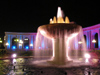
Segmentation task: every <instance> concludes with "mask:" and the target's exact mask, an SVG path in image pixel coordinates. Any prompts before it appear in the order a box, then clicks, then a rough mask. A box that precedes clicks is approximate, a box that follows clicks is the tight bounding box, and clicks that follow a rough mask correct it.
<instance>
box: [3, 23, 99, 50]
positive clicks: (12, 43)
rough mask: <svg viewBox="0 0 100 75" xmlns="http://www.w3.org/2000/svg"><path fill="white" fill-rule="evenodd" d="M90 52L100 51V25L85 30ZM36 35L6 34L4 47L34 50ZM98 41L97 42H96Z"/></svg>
mask: <svg viewBox="0 0 100 75" xmlns="http://www.w3.org/2000/svg"><path fill="white" fill-rule="evenodd" d="M83 34H84V37H85V40H86V45H87V48H88V50H92V49H96V50H99V49H100V24H97V25H94V26H90V27H86V28H83ZM35 38H36V33H22V32H20V33H18V32H5V36H4V41H5V43H4V46H5V48H6V49H7V50H13V51H14V50H33V49H34V43H35ZM95 41H96V42H95Z"/></svg>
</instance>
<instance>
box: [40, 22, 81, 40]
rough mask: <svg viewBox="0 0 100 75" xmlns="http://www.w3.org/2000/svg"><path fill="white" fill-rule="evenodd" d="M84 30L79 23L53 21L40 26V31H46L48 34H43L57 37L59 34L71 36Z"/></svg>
mask: <svg viewBox="0 0 100 75" xmlns="http://www.w3.org/2000/svg"><path fill="white" fill-rule="evenodd" d="M80 30H82V27H81V26H80V25H77V24H72V23H53V24H46V25H41V26H40V27H39V28H38V31H45V33H46V34H42V35H44V36H46V37H51V38H57V37H58V36H59V35H62V36H63V35H65V34H66V33H67V36H70V34H72V33H79V32H80Z"/></svg>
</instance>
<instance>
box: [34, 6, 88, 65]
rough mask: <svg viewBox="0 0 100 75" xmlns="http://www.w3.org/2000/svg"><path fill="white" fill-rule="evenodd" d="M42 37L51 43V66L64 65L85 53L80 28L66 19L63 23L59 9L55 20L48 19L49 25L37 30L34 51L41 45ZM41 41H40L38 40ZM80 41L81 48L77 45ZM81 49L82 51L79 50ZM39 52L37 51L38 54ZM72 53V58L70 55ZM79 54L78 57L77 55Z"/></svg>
mask: <svg viewBox="0 0 100 75" xmlns="http://www.w3.org/2000/svg"><path fill="white" fill-rule="evenodd" d="M41 36H42V37H44V38H45V39H46V40H49V41H50V42H49V43H48V44H47V41H46V44H45V45H46V46H48V45H50V44H51V42H52V50H53V51H52V52H53V54H52V60H50V61H49V63H51V64H56V65H65V64H66V63H68V62H71V61H75V60H74V59H76V60H78V59H79V58H83V57H84V53H86V44H85V41H84V37H83V32H82V27H81V26H80V25H77V24H75V23H73V22H70V21H69V19H68V17H65V21H64V19H63V17H62V13H61V8H60V7H58V13H57V19H56V17H54V18H53V20H52V19H50V24H47V25H42V26H40V27H39V28H38V33H37V37H36V49H37V48H39V47H40V44H41V43H42V42H41V41H42V40H43V39H41V38H40V37H41ZM39 38H40V39H41V41H40V40H39ZM79 41H81V42H82V43H81V46H80V45H79V44H78V43H79ZM80 47H82V50H80V49H81V48H80ZM39 51H40V50H37V53H39ZM73 52H74V56H73V55H72V53H73ZM78 52H80V53H81V55H80V56H78V55H79V53H78Z"/></svg>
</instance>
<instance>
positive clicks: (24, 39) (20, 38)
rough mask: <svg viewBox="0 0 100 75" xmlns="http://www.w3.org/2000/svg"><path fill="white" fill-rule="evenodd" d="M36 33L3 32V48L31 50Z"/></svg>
mask: <svg viewBox="0 0 100 75" xmlns="http://www.w3.org/2000/svg"><path fill="white" fill-rule="evenodd" d="M35 37H36V33H21V32H20V33H18V32H5V36H4V46H5V49H7V50H13V51H14V50H23V49H24V50H33V49H34V42H35Z"/></svg>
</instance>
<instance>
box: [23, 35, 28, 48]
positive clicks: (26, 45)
mask: <svg viewBox="0 0 100 75" xmlns="http://www.w3.org/2000/svg"><path fill="white" fill-rule="evenodd" d="M24 48H25V49H29V38H27V37H26V38H25V39H24Z"/></svg>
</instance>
